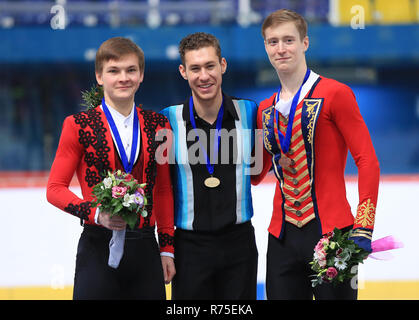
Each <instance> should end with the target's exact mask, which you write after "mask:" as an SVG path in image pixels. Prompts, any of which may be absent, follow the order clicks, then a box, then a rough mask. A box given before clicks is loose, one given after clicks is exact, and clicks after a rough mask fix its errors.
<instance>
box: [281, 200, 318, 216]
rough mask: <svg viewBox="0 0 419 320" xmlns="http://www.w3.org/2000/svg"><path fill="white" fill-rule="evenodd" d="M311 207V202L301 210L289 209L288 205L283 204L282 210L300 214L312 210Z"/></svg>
mask: <svg viewBox="0 0 419 320" xmlns="http://www.w3.org/2000/svg"><path fill="white" fill-rule="evenodd" d="M313 206H314V205H313V201H311V202H309V203H308V204H307V205H306V206H305V207H304V208H301V209H296V208H293V207H290V206H289V205H287V204H286V203H285V204H284V209H285V210H287V211H289V212H291V213H296V212H297V211H300V212H301V213H306V212H307V211H308V210H309V209H311V208H313Z"/></svg>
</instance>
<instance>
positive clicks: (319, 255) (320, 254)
mask: <svg viewBox="0 0 419 320" xmlns="http://www.w3.org/2000/svg"><path fill="white" fill-rule="evenodd" d="M314 258H315V259H316V260H317V261H318V263H319V266H320V267H322V268H323V267H325V266H326V252H325V251H324V250H318V251H316V252H315V253H314Z"/></svg>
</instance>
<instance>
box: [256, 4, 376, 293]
mask: <svg viewBox="0 0 419 320" xmlns="http://www.w3.org/2000/svg"><path fill="white" fill-rule="evenodd" d="M262 35H263V38H264V42H265V49H266V53H267V55H268V58H269V60H270V62H271V64H272V66H273V67H274V68H275V70H276V72H277V74H278V78H279V82H280V86H279V90H278V92H277V93H274V94H273V95H272V96H271V97H270V98H268V99H266V100H264V101H262V102H261V104H260V105H259V110H258V127H259V128H263V139H264V147H265V148H264V149H265V150H264V152H265V154H264V158H265V159H269V160H268V161H265V162H264V172H266V171H267V170H269V168H270V167H271V166H272V167H273V169H274V172H275V175H276V177H277V179H278V180H277V183H276V190H275V197H274V201H273V214H272V219H271V223H270V226H269V229H268V231H269V242H268V252H267V275H266V292H267V298H268V299H312V298H313V294H314V297H315V298H316V299H356V298H357V288H355V287H354V286H353V285H352V286H351V282H350V281H347V282H344V283H343V284H341V285H338V286H336V287H334V286H333V285H331V284H326V283H323V284H321V285H318V286H316V287H314V288H312V286H311V282H310V277H309V276H310V275H311V274H313V271H312V270H311V269H310V265H309V262H310V261H311V260H312V259H313V253H314V251H313V249H314V247H315V245H316V243H317V241H318V240H319V239H320V237H321V236H322V234H326V233H327V232H330V231H333V229H334V228H335V227H337V228H339V229H343V230H344V231H348V230H352V234H351V239H353V240H354V241H355V243H357V244H358V245H359V246H360V247H362V248H364V249H366V250H368V251H371V237H372V231H373V227H374V218H375V208H376V204H377V194H378V184H379V174H380V173H379V172H380V170H379V164H378V160H377V157H376V155H375V151H374V147H373V145H372V142H371V139H370V135H369V132H368V129H367V127H366V125H365V123H364V120H363V118H362V116H361V114H360V111H359V108H358V105H357V103H356V100H355V96H354V94H353V92H352V90H351V89H350V88H349V87H348V86H346V85H344V84H342V83H339V82H337V81H335V80H332V79H327V78H324V77H322V76H319V75H318V74H316V73H315V72H313V71H310V70H309V69H308V67H307V64H306V59H305V52H306V51H307V49H308V47H309V39H308V37H307V23H306V22H305V20H304V19H303V18H302V17H301V16H300V15H299V14H297V13H295V12H293V11H290V10H285V9H282V10H278V11H275V12H273V13H272V14H271V15H269V16H268V17H267V18H266V19H265V21H264V23H263V25H262ZM348 150H349V151H350V152H351V154H352V156H353V158H354V160H355V163H356V165H357V167H358V175H359V180H358V189H359V205H358V208H357V212H356V217H355V219H354V217H353V215H352V213H351V208H350V206H349V204H348V201H347V199H346V189H345V179H344V172H345V165H346V159H347V154H348Z"/></svg>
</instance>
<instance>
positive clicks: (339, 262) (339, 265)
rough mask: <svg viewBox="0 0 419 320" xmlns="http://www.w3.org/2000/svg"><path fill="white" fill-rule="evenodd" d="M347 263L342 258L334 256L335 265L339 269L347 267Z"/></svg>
mask: <svg viewBox="0 0 419 320" xmlns="http://www.w3.org/2000/svg"><path fill="white" fill-rule="evenodd" d="M347 266H348V265H347V263H346V262H345V261H344V260H343V259H339V258H337V257H336V258H335V267H336V268H338V269H339V270H345V269H346V267H347Z"/></svg>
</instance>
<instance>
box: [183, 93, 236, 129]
mask: <svg viewBox="0 0 419 320" xmlns="http://www.w3.org/2000/svg"><path fill="white" fill-rule="evenodd" d="M189 98H190V96H189V97H188V99H186V100H185V102H184V103H183V110H182V117H183V120H184V121H186V123H187V124H188V123H190V122H191V120H190V117H189ZM223 99H224V116H223V120H224V119H226V117H232V118H233V119H234V120H239V116H238V114H237V112H236V108H235V107H234V103H233V100H232V98H231V97H230V96H228V95H227V94H225V93H224V92H223ZM193 112H194V116H197V113H196V110H195V107H194V110H193Z"/></svg>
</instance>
